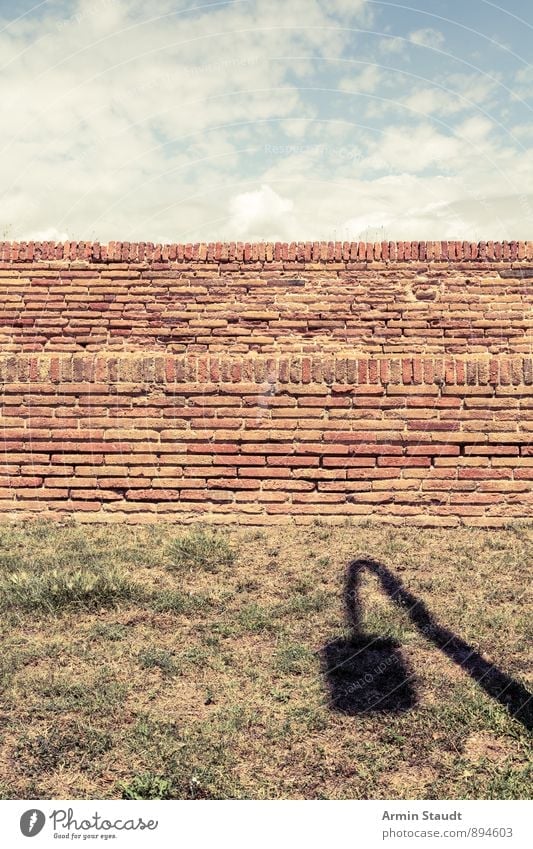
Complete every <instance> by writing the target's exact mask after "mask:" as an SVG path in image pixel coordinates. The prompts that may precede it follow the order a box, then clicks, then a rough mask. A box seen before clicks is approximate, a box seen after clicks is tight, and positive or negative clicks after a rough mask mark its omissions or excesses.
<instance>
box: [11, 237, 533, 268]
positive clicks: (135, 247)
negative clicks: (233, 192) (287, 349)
mask: <svg viewBox="0 0 533 849" xmlns="http://www.w3.org/2000/svg"><path fill="white" fill-rule="evenodd" d="M61 260H63V261H76V260H82V261H85V262H90V263H110V262H123V263H124V262H126V263H168V262H176V263H180V262H193V263H194V262H198V263H211V262H212V263H245V264H246V263H276V262H298V263H336V262H337V263H344V262H364V263H372V262H381V263H383V262H385V263H387V262H417V261H422V262H449V263H450V262H451V263H456V262H465V261H466V262H468V261H476V262H517V261H518V262H520V261H528V260H533V241H529V242H519V241H518V242H447V241H446V242H255V243H252V242H197V243H195V244H192V243H191V244H167V245H162V244H161V245H156V244H152V243H151V242H109V243H108V244H107V245H103V244H100V243H99V242H63V243H60V242H0V261H2V262H40V261H61Z"/></svg>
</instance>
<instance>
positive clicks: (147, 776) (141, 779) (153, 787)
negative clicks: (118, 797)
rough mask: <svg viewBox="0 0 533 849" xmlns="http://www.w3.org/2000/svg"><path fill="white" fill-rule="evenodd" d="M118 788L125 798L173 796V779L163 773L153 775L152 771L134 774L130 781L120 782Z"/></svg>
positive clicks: (168, 797)
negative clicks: (162, 774) (165, 776)
mask: <svg viewBox="0 0 533 849" xmlns="http://www.w3.org/2000/svg"><path fill="white" fill-rule="evenodd" d="M118 789H119V790H120V791H121V793H122V798H123V799H170V798H172V781H170V780H169V779H168V778H163V777H162V776H161V775H153V774H152V773H151V772H145V773H143V774H142V775H134V776H133V778H132V779H131V781H130V782H129V783H126V782H120V783H119V784H118Z"/></svg>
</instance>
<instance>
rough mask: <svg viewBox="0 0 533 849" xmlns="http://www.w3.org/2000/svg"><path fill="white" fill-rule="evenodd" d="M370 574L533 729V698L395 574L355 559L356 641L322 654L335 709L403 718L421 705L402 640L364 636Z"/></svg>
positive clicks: (350, 582) (350, 593)
mask: <svg viewBox="0 0 533 849" xmlns="http://www.w3.org/2000/svg"><path fill="white" fill-rule="evenodd" d="M365 570H366V571H368V572H370V573H372V574H374V575H376V577H377V578H378V579H379V581H380V583H381V586H382V587H383V589H384V591H385V593H386V594H387V595H388V596H389V598H390V599H391V600H392V601H393V602H394V603H395V604H397V605H398V606H399V607H401V608H402V609H403V610H404V611H405V613H406V614H407V616H408V617H409V619H410V620H411V622H412V623H413V624H414V625H415V627H416V628H417V629H418V630H419V631H420V632H421V633H422V634H423V636H424V637H426V639H428V640H429V641H430V642H432V643H433V644H434V645H435V646H437V648H438V649H440V651H442V652H443V653H444V654H445V655H446V656H447V657H448V658H450V660H452V661H453V662H454V663H457V664H458V665H459V666H460V667H461V668H462V669H464V670H465V672H467V673H468V675H470V677H471V678H473V679H474V680H475V681H476V682H477V683H478V684H479V686H480V687H482V689H483V690H485V692H486V693H487V694H488V695H489V696H490V697H491V698H493V699H495V700H496V701H498V702H499V703H500V704H501V705H503V706H504V707H505V708H506V709H507V710H508V712H509V713H510V714H511V716H513V717H514V718H515V719H516V720H518V721H519V722H521V723H522V725H524V726H525V727H526V728H527V729H528V730H531V729H532V728H533V694H531V693H530V692H529V691H528V690H527V689H526V688H525V687H524V686H523V685H522V684H521V683H520V682H519V681H517V680H516V679H514V678H512V677H511V676H510V675H508V674H507V673H505V672H503V671H502V670H501V669H499V668H498V667H497V666H495V665H494V664H492V663H490V661H488V660H486V659H485V658H484V657H482V655H480V654H479V652H478V651H476V649H474V648H473V647H472V646H470V645H469V644H468V643H466V642H465V641H464V640H462V639H461V638H460V637H458V636H456V635H455V634H454V633H453V632H452V631H450V630H448V629H447V628H443V627H442V626H441V625H439V624H438V623H437V622H436V620H435V619H434V617H433V616H432V615H431V613H430V612H429V610H428V608H427V607H426V605H425V604H424V603H423V602H422V601H421V600H420V599H419V598H417V597H416V596H415V595H413V593H411V592H409V591H408V590H407V589H406V588H405V587H404V586H403V584H402V582H401V581H400V579H399V578H397V577H396V575H394V574H393V573H392V572H391V571H390V570H389V569H387V567H386V566H384V565H383V564H382V563H378V562H377V561H375V560H372V559H370V558H360V559H358V560H354V561H353V562H352V563H350V565H349V567H348V571H347V577H346V586H345V593H344V602H345V609H346V616H347V620H348V622H349V624H350V626H351V628H352V634H351V636H350V637H348V638H340V639H336V640H333V641H332V642H330V643H328V644H327V645H326V646H325V647H324V648H323V649H322V652H321V660H322V670H323V674H324V676H325V679H326V683H327V687H328V690H329V697H330V708H331V709H332V710H336V711H339V712H340V713H344V714H348V715H352V716H353V715H357V714H361V713H400V712H402V711H406V710H409V709H410V708H412V707H414V706H415V704H416V703H417V697H416V689H415V675H414V673H413V672H412V671H411V670H410V668H409V666H408V664H407V663H406V661H405V659H404V658H403V657H402V655H401V647H400V644H399V643H398V641H397V640H394V639H392V638H390V637H382V636H379V635H375V636H373V635H369V634H364V633H363V632H362V611H361V603H360V600H359V588H360V582H361V576H362V574H363V572H364V571H365Z"/></svg>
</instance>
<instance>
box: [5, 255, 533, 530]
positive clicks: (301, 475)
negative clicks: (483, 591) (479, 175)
mask: <svg viewBox="0 0 533 849" xmlns="http://www.w3.org/2000/svg"><path fill="white" fill-rule="evenodd" d="M532 278H533V242H508V243H501V244H497V243H490V242H488V243H479V244H471V243H466V242H423V243H418V242H415V243H403V242H394V243H390V242H384V243H380V244H366V243H355V242H353V243H350V242H343V243H340V242H338V243H334V242H329V243H328V242H322V243H292V244H279V243H276V244H260V245H250V244H241V243H232V244H226V245H221V244H218V243H217V244H196V245H149V244H130V243H118V242H114V243H110V244H109V245H107V246H104V245H99V244H96V243H71V242H69V243H66V244H63V245H59V244H53V243H26V244H12V243H0V291H1V293H2V300H1V302H0V381H1V383H2V440H3V448H4V451H3V455H2V460H1V465H0V513H2V514H3V515H4V516H9V517H11V518H13V517H21V518H22V517H27V516H31V515H35V514H40V515H51V516H59V515H64V514H65V513H69V512H74V511H75V512H76V513H77V514H78V515H79V516H80V517H81V518H83V519H85V520H87V521H102V520H109V521H127V522H134V521H155V520H160V519H172V520H175V519H180V520H187V521H189V520H193V519H197V518H205V517H206V515H209V516H210V517H211V518H213V519H215V520H217V521H221V522H224V521H240V522H243V523H252V524H260V523H267V524H269V523H271V522H279V521H286V520H287V519H288V518H293V519H294V520H295V521H299V522H305V521H312V520H313V518H314V517H318V516H321V517H329V518H331V519H332V520H339V519H342V517H345V516H355V517H360V518H362V519H370V520H380V521H388V522H392V523H407V524H429V525H450V526H453V525H457V524H459V523H461V522H463V523H467V524H476V525H489V526H491V525H492V526H497V525H501V524H504V523H505V522H508V521H510V520H513V519H516V518H526V517H528V516H531V512H532V506H531V477H532V475H531V472H532V468H531V463H532V451H531V447H530V435H531V431H532V429H533V413H532V410H533V401H532V395H533V389H532V383H533V358H532V350H533V348H532V335H531V327H532V311H531V295H532V287H531V280H532Z"/></svg>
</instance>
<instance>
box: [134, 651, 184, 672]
mask: <svg viewBox="0 0 533 849" xmlns="http://www.w3.org/2000/svg"><path fill="white" fill-rule="evenodd" d="M139 663H140V664H141V666H142V668H143V669H160V670H161V672H162V673H163V674H164V675H175V674H176V672H177V671H178V670H177V667H176V663H175V660H174V655H173V654H172V653H171V652H169V651H165V649H157V648H147V649H144V651H142V652H140V654H139Z"/></svg>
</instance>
